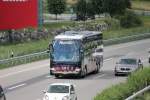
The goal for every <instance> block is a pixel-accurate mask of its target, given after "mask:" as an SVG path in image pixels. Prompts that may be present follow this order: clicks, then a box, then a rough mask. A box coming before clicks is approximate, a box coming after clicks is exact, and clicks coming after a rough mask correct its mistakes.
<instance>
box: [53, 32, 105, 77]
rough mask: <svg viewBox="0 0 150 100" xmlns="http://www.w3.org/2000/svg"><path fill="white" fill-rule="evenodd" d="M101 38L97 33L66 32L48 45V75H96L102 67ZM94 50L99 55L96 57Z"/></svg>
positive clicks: (99, 33)
mask: <svg viewBox="0 0 150 100" xmlns="http://www.w3.org/2000/svg"><path fill="white" fill-rule="evenodd" d="M102 40H103V38H102V33H101V32H97V31H66V32H64V33H62V34H59V35H57V36H55V37H54V40H53V42H52V44H50V49H51V50H50V51H51V52H50V74H53V75H55V77H59V76H64V75H77V76H80V77H85V76H86V75H87V74H88V73H91V72H95V73H98V72H99V70H100V68H101V67H102V65H103V53H102V52H103V50H102V49H103V41H102ZM96 49H100V52H101V53H100V55H98V56H96V55H95V54H96V53H95V52H96Z"/></svg>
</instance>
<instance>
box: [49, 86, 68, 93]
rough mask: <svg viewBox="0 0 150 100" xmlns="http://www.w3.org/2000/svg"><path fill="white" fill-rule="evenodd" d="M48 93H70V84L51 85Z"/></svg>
mask: <svg viewBox="0 0 150 100" xmlns="http://www.w3.org/2000/svg"><path fill="white" fill-rule="evenodd" d="M48 93H69V86H65V85H51V86H50V87H49V89H48Z"/></svg>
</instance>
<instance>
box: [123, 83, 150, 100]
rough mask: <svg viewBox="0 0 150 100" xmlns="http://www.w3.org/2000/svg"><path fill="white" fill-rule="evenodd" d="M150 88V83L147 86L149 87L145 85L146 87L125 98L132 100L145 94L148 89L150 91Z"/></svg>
mask: <svg viewBox="0 0 150 100" xmlns="http://www.w3.org/2000/svg"><path fill="white" fill-rule="evenodd" d="M148 90H150V85H149V86H147V87H145V88H144V89H142V90H140V91H138V92H137V93H134V94H133V95H131V96H130V97H128V98H126V99H125V100H132V99H134V98H135V97H137V96H139V95H141V94H143V93H144V92H146V91H148Z"/></svg>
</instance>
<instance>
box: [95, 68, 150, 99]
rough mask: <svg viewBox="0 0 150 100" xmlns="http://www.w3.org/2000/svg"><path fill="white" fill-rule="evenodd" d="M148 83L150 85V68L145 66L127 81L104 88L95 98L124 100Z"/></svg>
mask: <svg viewBox="0 0 150 100" xmlns="http://www.w3.org/2000/svg"><path fill="white" fill-rule="evenodd" d="M148 85H150V68H144V69H143V70H139V71H137V72H135V73H133V74H131V75H130V76H129V77H128V79H127V82H126V83H120V84H118V85H115V86H112V87H110V88H108V89H106V90H104V91H103V92H102V93H101V94H98V95H97V96H96V97H95V98H94V100H124V99H126V98H127V97H129V96H130V95H132V93H134V92H137V91H139V90H141V89H143V88H144V87H146V86H148Z"/></svg>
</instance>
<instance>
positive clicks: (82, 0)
mask: <svg viewBox="0 0 150 100" xmlns="http://www.w3.org/2000/svg"><path fill="white" fill-rule="evenodd" d="M86 8H87V3H86V0H79V2H78V3H77V5H76V7H75V9H76V10H75V11H76V14H77V19H79V20H85V19H86V12H87V10H86Z"/></svg>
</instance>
